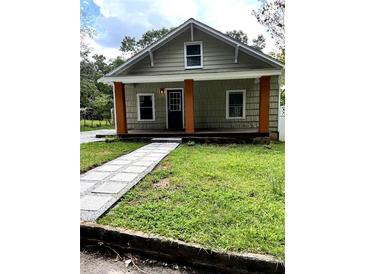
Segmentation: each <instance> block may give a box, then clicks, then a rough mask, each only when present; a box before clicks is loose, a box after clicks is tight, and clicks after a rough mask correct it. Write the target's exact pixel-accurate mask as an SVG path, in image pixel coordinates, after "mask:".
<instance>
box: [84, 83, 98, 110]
mask: <svg viewBox="0 0 365 274" xmlns="http://www.w3.org/2000/svg"><path fill="white" fill-rule="evenodd" d="M98 94H99V91H98V89H97V87H96V85H95V81H94V80H90V79H81V80H80V107H82V108H84V107H92V102H93V101H94V100H95V97H96V96H97V95H98Z"/></svg>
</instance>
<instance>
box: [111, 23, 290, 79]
mask: <svg viewBox="0 0 365 274" xmlns="http://www.w3.org/2000/svg"><path fill="white" fill-rule="evenodd" d="M191 24H193V25H194V27H196V28H198V29H200V30H202V31H203V32H206V33H208V34H210V35H212V36H213V37H215V38H217V39H219V40H221V41H223V42H226V43H227V44H230V45H232V46H235V47H236V46H237V47H238V48H239V50H240V51H242V52H245V53H247V54H249V55H251V56H253V57H256V58H258V59H260V60H262V61H264V62H266V63H268V64H270V65H272V66H274V67H276V68H280V69H281V68H284V65H283V64H282V63H281V62H279V61H278V60H276V59H274V58H272V57H271V56H269V55H267V54H264V53H262V52H261V51H258V50H256V49H254V48H252V47H250V46H248V45H245V44H243V43H240V42H239V41H237V40H235V39H233V38H231V37H229V36H228V35H226V34H223V33H222V32H220V31H218V30H216V29H214V28H212V27H209V26H208V25H205V24H203V23H201V22H199V21H197V20H195V19H194V18H190V19H189V20H187V21H185V22H184V23H182V24H181V25H180V26H178V27H177V28H175V29H173V30H171V31H170V32H168V33H167V34H166V35H164V36H163V37H162V38H160V39H159V40H157V41H155V42H154V43H152V44H151V45H149V46H148V47H146V48H144V49H143V50H141V51H140V52H138V53H137V54H135V55H134V56H132V57H131V58H130V59H128V60H127V61H126V62H125V63H124V64H122V65H121V66H119V67H117V68H116V69H114V70H112V71H111V72H109V73H107V74H106V75H105V76H104V77H106V78H108V77H113V76H115V75H116V74H119V73H121V72H123V71H125V70H126V69H128V68H129V67H131V66H132V65H133V64H135V63H136V62H138V61H140V60H141V59H142V58H144V57H146V56H147V55H148V54H149V53H150V52H151V51H154V50H156V49H158V48H159V47H161V46H163V45H164V44H166V43H167V42H169V41H170V40H172V39H174V38H175V37H176V36H178V35H179V34H180V33H182V32H183V31H185V30H186V29H187V28H189V27H190V25H191Z"/></svg>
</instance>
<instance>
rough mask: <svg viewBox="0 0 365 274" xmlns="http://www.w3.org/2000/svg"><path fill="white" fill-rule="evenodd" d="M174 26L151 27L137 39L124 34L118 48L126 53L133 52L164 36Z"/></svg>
mask: <svg viewBox="0 0 365 274" xmlns="http://www.w3.org/2000/svg"><path fill="white" fill-rule="evenodd" d="M173 29H174V28H170V29H167V28H161V29H152V30H149V31H146V32H145V33H144V34H143V35H142V37H141V39H139V40H138V41H137V40H136V38H134V37H131V36H125V37H124V38H123V40H122V42H121V46H120V48H119V50H120V51H122V52H124V53H127V54H134V53H136V52H138V51H140V50H142V49H144V48H145V47H147V46H149V45H150V44H152V43H153V42H155V41H157V40H158V39H160V38H161V37H162V36H164V35H165V34H166V33H168V32H169V31H171V30H173Z"/></svg>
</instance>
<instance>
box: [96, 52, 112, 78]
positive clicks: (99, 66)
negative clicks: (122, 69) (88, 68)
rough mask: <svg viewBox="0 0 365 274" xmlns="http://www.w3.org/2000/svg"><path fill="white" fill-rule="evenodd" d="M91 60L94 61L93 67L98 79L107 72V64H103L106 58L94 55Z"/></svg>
mask: <svg viewBox="0 0 365 274" xmlns="http://www.w3.org/2000/svg"><path fill="white" fill-rule="evenodd" d="M92 58H93V60H94V64H93V65H94V69H95V72H96V73H97V74H98V75H97V78H99V75H100V76H102V75H104V74H105V73H107V72H108V70H109V67H108V64H107V63H106V62H105V61H106V57H105V56H104V55H102V54H94V55H93V57H92Z"/></svg>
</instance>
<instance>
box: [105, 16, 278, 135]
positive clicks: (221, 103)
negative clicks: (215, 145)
mask: <svg viewBox="0 0 365 274" xmlns="http://www.w3.org/2000/svg"><path fill="white" fill-rule="evenodd" d="M282 70H283V64H282V63H280V62H278V61H277V60H275V59H274V58H272V57H270V56H268V55H266V54H264V53H262V52H260V51H257V50H255V49H253V48H251V47H249V46H247V45H245V44H242V43H240V42H237V41H236V40H234V39H232V38H230V37H229V36H227V35H225V34H223V33H221V32H219V31H217V30H215V29H213V28H211V27H209V26H207V25H205V24H203V23H201V22H199V21H197V20H195V19H192V18H191V19H189V20H187V21H186V22H184V23H183V24H181V25H180V26H179V27H177V28H175V29H174V30H172V31H170V32H169V33H168V34H166V35H165V36H164V37H162V38H161V39H159V40H158V41H156V42H154V43H153V44H151V45H150V46H148V47H147V48H145V49H143V50H142V51H140V52H139V53H137V54H136V55H134V56H133V57H131V58H130V59H129V60H128V61H127V62H125V63H124V64H123V65H121V66H119V67H118V68H116V69H114V70H113V71H111V72H110V73H108V74H106V75H105V76H104V77H103V78H101V79H99V81H102V82H105V83H110V84H113V85H114V106H115V107H114V109H115V115H116V130H117V134H118V135H122V136H128V135H129V136H132V135H134V136H135V135H138V136H149V135H174V134H175V135H188V136H191V135H196V136H199V135H200V136H205V135H220V134H256V135H257V136H267V135H269V134H271V133H274V134H275V133H277V131H278V112H279V77H280V75H281V73H282Z"/></svg>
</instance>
